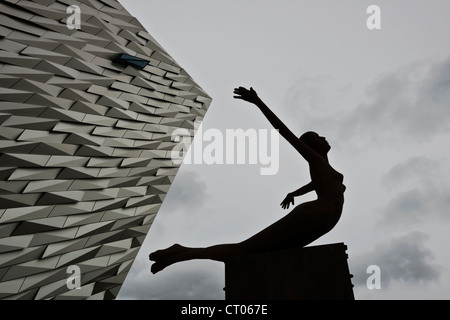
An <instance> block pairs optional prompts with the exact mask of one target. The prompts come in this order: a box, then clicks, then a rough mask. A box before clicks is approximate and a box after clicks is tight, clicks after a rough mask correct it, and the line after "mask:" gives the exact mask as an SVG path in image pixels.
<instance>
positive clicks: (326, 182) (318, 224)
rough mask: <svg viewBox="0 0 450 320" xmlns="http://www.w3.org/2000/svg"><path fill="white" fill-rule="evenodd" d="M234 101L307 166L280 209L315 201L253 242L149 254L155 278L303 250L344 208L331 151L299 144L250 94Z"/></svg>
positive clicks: (309, 139) (314, 139) (305, 138)
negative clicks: (190, 263) (186, 264)
mask: <svg viewBox="0 0 450 320" xmlns="http://www.w3.org/2000/svg"><path fill="white" fill-rule="evenodd" d="M234 93H235V96H234V98H236V99H242V100H244V101H247V102H250V103H252V104H254V105H256V106H257V107H258V108H259V109H260V110H261V111H262V113H263V114H264V115H265V116H266V118H267V119H268V120H269V122H270V123H271V124H272V125H273V127H274V128H275V129H278V130H279V133H280V134H281V135H282V136H283V137H284V138H285V139H286V140H287V141H288V142H289V143H290V144H291V145H292V146H293V147H294V148H295V149H296V150H297V151H298V152H299V153H300V154H301V155H302V156H303V158H305V160H306V161H307V162H308V164H309V168H310V174H311V182H310V183H308V184H306V185H305V186H303V187H301V188H300V189H298V190H296V191H294V192H291V193H289V194H288V195H287V196H286V198H285V199H284V200H283V201H282V202H281V206H282V208H283V209H288V208H289V205H290V204H294V197H297V196H301V195H304V194H306V193H308V192H311V191H315V192H316V193H317V199H316V200H314V201H309V202H305V203H302V204H300V205H298V206H296V207H295V208H294V209H293V210H292V211H291V212H290V213H289V214H288V215H286V216H285V217H283V218H281V219H280V220H278V221H277V222H275V223H273V224H272V225H270V226H269V227H267V228H265V229H264V230H262V231H260V232H258V233H257V234H255V235H254V236H252V237H250V238H248V239H247V240H244V241H242V242H239V243H231V244H220V245H214V246H210V247H206V248H188V247H183V246H181V245H179V244H174V245H173V246H171V247H169V248H167V249H164V250H158V251H155V252H153V253H151V254H150V257H149V258H150V260H152V261H154V262H155V263H154V264H153V265H152V267H151V271H152V272H153V273H156V272H159V271H161V270H163V269H164V268H165V267H167V266H169V265H171V264H174V263H177V262H181V261H186V260H192V259H212V260H216V261H222V262H225V260H226V259H227V257H231V256H235V255H242V254H248V253H257V252H262V251H272V250H278V249H286V248H292V247H303V246H306V245H307V244H309V243H311V242H313V241H314V240H316V239H318V238H320V237H321V236H322V235H324V234H326V233H327V232H329V231H330V230H331V229H333V227H334V226H335V225H336V223H337V222H338V220H339V218H340V217H341V213H342V207H343V204H344V191H345V186H344V185H343V184H342V182H343V179H344V176H343V175H342V174H341V173H339V172H338V171H336V170H335V169H333V167H331V165H330V164H329V162H328V157H327V154H328V151H329V150H330V145H329V144H328V142H327V140H326V139H325V138H324V137H321V136H319V135H318V134H317V133H315V132H306V133H305V134H303V135H302V136H301V137H300V138H297V137H296V136H295V135H294V134H293V133H292V132H291V131H290V130H289V129H288V128H287V127H286V125H285V124H284V123H283V122H282V121H281V120H280V119H279V118H278V117H277V116H276V115H275V114H274V113H273V112H272V111H271V110H270V109H269V108H268V107H267V106H266V104H265V103H264V102H263V101H262V100H261V99H260V98H259V97H258V95H257V93H256V92H255V90H253V88H250V90H248V89H246V88H243V87H239V88H237V89H234Z"/></svg>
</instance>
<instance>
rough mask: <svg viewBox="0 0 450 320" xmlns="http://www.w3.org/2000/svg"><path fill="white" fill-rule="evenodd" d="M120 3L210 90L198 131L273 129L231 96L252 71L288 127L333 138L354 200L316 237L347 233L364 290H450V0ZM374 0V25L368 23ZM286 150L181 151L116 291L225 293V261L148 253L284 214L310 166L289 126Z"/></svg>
mask: <svg viewBox="0 0 450 320" xmlns="http://www.w3.org/2000/svg"><path fill="white" fill-rule="evenodd" d="M121 3H122V4H123V5H124V6H125V7H126V8H127V10H128V11H129V12H130V13H131V14H132V15H134V16H136V17H137V18H138V19H139V20H140V21H141V23H142V24H143V25H144V26H145V28H146V29H147V30H148V31H149V32H150V33H151V34H152V35H153V36H154V37H155V39H156V40H157V41H158V42H159V43H160V44H161V45H162V46H163V47H164V48H165V49H166V50H167V51H168V52H169V53H170V55H171V56H172V57H173V58H174V59H175V60H176V61H177V62H178V63H179V64H180V65H181V66H182V67H183V68H184V69H186V70H187V72H188V73H189V74H190V75H191V76H192V77H193V78H194V80H195V81H196V82H197V83H198V84H199V85H200V86H201V87H202V88H203V89H204V90H205V91H206V92H208V94H209V95H210V96H211V97H212V98H213V102H212V104H211V106H210V109H209V111H208V113H207V115H206V117H205V119H204V122H203V126H202V129H203V130H208V129H219V130H220V131H221V132H223V133H224V134H225V130H226V129H237V128H243V129H251V128H253V129H271V127H270V124H269V123H268V122H267V120H266V119H265V118H264V117H263V115H262V114H261V113H260V111H259V110H257V109H256V108H254V107H252V106H251V105H249V104H246V103H244V102H242V101H237V100H234V99H233V93H232V92H233V88H234V87H237V86H241V85H242V86H247V87H249V86H253V88H255V90H257V92H258V93H259V95H260V97H261V98H262V99H263V100H264V101H265V102H266V103H267V104H268V105H269V106H270V107H271V108H272V110H273V111H274V112H275V113H276V114H277V115H278V116H279V117H280V118H281V119H282V120H283V121H285V123H286V125H288V127H289V128H290V129H291V130H292V131H293V132H294V133H298V135H300V134H301V133H303V132H305V131H308V130H314V131H317V132H318V133H319V134H321V135H324V136H326V137H327V140H328V141H329V143H330V144H331V146H332V150H331V151H330V154H329V158H330V162H331V164H332V165H333V166H334V167H335V168H336V169H337V170H338V171H340V172H342V173H343V174H344V176H345V178H344V184H345V185H346V186H347V191H346V193H345V197H346V202H345V206H344V211H343V215H342V218H341V220H340V221H339V223H338V224H337V226H336V227H335V228H334V229H333V230H332V231H331V232H330V233H328V234H327V235H325V236H323V237H322V238H320V239H319V240H317V241H316V242H314V243H313V244H311V245H318V244H326V243H336V242H344V243H345V244H346V245H347V246H348V250H347V253H348V255H349V260H348V261H349V266H350V271H351V273H352V274H354V276H355V277H354V278H353V284H354V285H355V287H354V293H355V297H356V298H357V299H449V298H450V289H449V288H450V269H449V267H450V251H449V250H448V242H449V236H448V229H449V226H450V215H449V214H450V171H449V170H448V161H449V157H450V149H449V147H448V146H449V141H450V134H449V132H450V130H449V129H450V107H449V106H450V42H449V41H448V35H449V30H450V2H449V1H447V0H441V1H436V0H431V1H430V0H426V1H425V0H421V1H417V0H398V1H387V0H386V1H384V0H378V1H361V0H352V1H350V0H341V1H335V0H327V1H325V0H318V1H300V0H278V1H274V0H258V1H256V0H239V1H238V0H227V1H219V0H188V1H187V0H169V1H168V0H121ZM372 4H376V5H378V6H379V7H380V9H381V29H380V30H369V29H368V28H367V25H366V20H367V19H368V18H369V16H370V15H369V14H367V12H366V10H367V8H368V6H369V5H372ZM196 139H202V137H200V136H199V135H197V136H196ZM279 164H280V168H279V171H278V173H277V174H276V175H271V176H263V175H261V174H260V167H261V166H260V165H194V164H190V165H188V164H183V165H182V166H181V168H180V170H179V172H178V175H177V177H176V179H175V181H174V183H173V185H172V187H171V189H170V191H169V193H168V195H167V197H166V199H165V201H164V204H163V205H162V207H161V210H160V211H159V213H158V215H157V217H156V219H155V221H154V223H153V225H152V227H151V229H150V231H149V234H148V236H147V238H146V240H145V243H144V244H143V246H142V249H141V251H140V253H139V255H138V257H137V258H136V261H135V263H134V265H133V267H132V269H131V270H130V273H129V275H128V277H127V279H126V281H125V283H124V285H123V287H122V289H121V291H120V293H119V296H118V299H223V298H224V296H225V295H224V291H223V287H224V266H223V264H221V263H219V262H214V261H189V262H183V263H179V264H177V265H173V266H170V267H168V268H167V269H165V270H163V271H162V272H160V273H158V274H156V275H153V274H151V273H150V272H149V269H150V266H151V263H150V262H149V261H148V254H149V253H150V252H152V251H155V250H158V249H161V248H165V247H168V246H170V245H172V244H173V243H180V244H183V245H186V246H208V245H213V244H219V243H225V242H237V241H241V240H243V239H245V238H247V237H249V236H251V235H253V234H254V233H256V232H257V231H260V230H261V229H262V228H264V227H266V226H267V225H269V224H271V223H273V222H275V221H276V220H278V219H279V218H281V217H282V216H283V215H285V214H287V213H288V212H289V210H287V211H284V210H283V209H281V207H280V206H279V204H280V202H281V201H282V200H283V199H284V197H285V196H286V194H287V193H288V192H291V191H293V190H296V189H297V188H299V187H301V186H302V185H304V184H306V183H308V182H309V179H310V177H309V174H308V166H307V162H306V161H304V160H303V159H302V158H301V157H300V156H299V155H298V153H297V152H296V151H295V150H293V149H292V147H291V146H290V145H289V144H288V143H287V142H286V141H284V140H280V145H279ZM310 199H313V197H312V195H308V196H304V197H303V198H296V204H299V203H301V202H303V201H306V200H310ZM370 265H378V266H379V267H380V270H381V289H379V290H377V289H374V290H369V289H368V287H367V285H366V280H367V278H368V277H369V276H370V274H367V273H366V270H367V268H368V267H369V266H370Z"/></svg>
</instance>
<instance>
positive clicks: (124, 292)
mask: <svg viewBox="0 0 450 320" xmlns="http://www.w3.org/2000/svg"><path fill="white" fill-rule="evenodd" d="M148 270H149V264H148V263H147V262H146V261H145V259H144V258H141V259H137V260H136V262H135V263H134V265H133V268H132V269H131V270H130V273H129V274H128V276H127V279H126V282H125V284H124V286H122V289H121V290H120V293H119V295H118V299H119V300H219V299H222V300H223V298H224V296H223V295H224V294H223V287H224V279H223V275H222V274H221V276H219V275H218V271H217V270H216V269H215V268H209V269H208V268H205V267H200V266H198V265H197V264H196V263H192V262H191V264H190V266H184V267H183V270H182V271H177V270H171V269H167V270H165V271H163V272H161V273H160V274H158V275H153V274H151V273H150V272H149V271H148Z"/></svg>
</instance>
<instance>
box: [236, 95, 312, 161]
mask: <svg viewBox="0 0 450 320" xmlns="http://www.w3.org/2000/svg"><path fill="white" fill-rule="evenodd" d="M234 94H235V96H234V98H235V99H241V100H244V101H247V102H250V103H253V104H254V105H256V106H257V107H258V108H259V109H260V110H261V112H262V113H263V114H264V115H265V116H266V118H267V120H269V122H270V123H271V124H272V126H273V127H274V128H275V129H277V130H278V132H279V133H280V134H281V136H282V137H283V138H285V139H286V140H287V141H288V142H289V143H290V144H291V145H292V146H293V147H294V148H295V149H296V150H297V151H298V152H299V153H300V154H301V155H302V156H303V158H305V159H306V161H308V162H310V161H314V160H318V159H319V158H320V156H319V154H317V153H316V152H315V151H314V150H312V149H311V148H310V147H308V146H307V145H306V144H305V143H303V142H302V141H301V140H300V139H299V138H298V137H297V136H296V135H295V134H293V133H292V131H291V130H289V128H288V127H287V126H286V125H285V124H284V123H283V122H282V121H281V120H280V119H279V118H278V117H277V116H276V115H275V114H274V113H273V112H272V110H270V109H269V107H268V106H267V105H266V104H265V103H264V102H263V101H262V100H261V99H260V98H259V97H258V94H257V93H256V91H255V90H253V88H250V90H248V89H246V88H243V87H239V88H236V89H234Z"/></svg>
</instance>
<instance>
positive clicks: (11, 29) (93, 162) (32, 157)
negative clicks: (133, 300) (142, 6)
mask: <svg viewBox="0 0 450 320" xmlns="http://www.w3.org/2000/svg"><path fill="white" fill-rule="evenodd" d="M73 5H75V6H77V8H79V9H80V12H81V21H80V29H77V28H73V25H70V23H73V19H74V16H72V14H73V13H74V12H75V11H73V10H72V11H70V10H69V11H68V10H67V9H68V7H69V6H73ZM75 18H76V16H75ZM69 20H70V21H69ZM69 22H70V23H69ZM69 25H70V26H71V27H72V29H70V28H69ZM210 102H211V99H210V97H209V96H208V95H207V94H206V93H205V92H204V91H203V90H202V89H201V88H199V87H198V85H197V84H196V83H195V82H194V81H193V80H192V79H191V78H190V77H189V75H188V74H187V73H186V72H185V71H184V70H183V69H182V68H181V67H180V66H178V65H177V63H176V62H175V61H174V60H173V59H172V58H171V57H170V56H169V55H168V54H167V52H165V51H164V49H163V48H161V46H160V45H159V44H158V43H157V42H156V41H155V40H154V39H153V38H152V37H151V36H150V34H148V33H147V32H146V31H145V30H144V28H143V27H142V25H141V24H140V23H139V22H138V21H137V20H136V19H135V18H133V17H132V16H131V15H130V14H129V13H128V12H127V11H126V10H125V9H124V8H123V7H122V6H121V5H120V3H119V2H117V1H116V0H78V1H76V0H58V1H56V0H34V1H24V0H2V1H1V2H0V298H2V299H84V298H89V299H113V298H115V297H116V295H117V293H118V291H119V289H120V287H121V284H122V283H123V281H124V279H125V277H126V275H127V272H128V270H129V269H130V267H131V264H132V263H133V259H134V258H135V256H136V254H137V252H138V250H139V248H140V246H141V244H142V242H143V240H144V238H145V235H146V234H147V232H148V230H149V228H150V226H151V223H152V221H153V219H154V217H155V215H156V213H157V212H158V209H159V207H160V206H161V203H162V201H163V199H164V196H165V195H166V193H167V191H168V189H169V186H170V184H171V182H172V181H173V179H174V177H175V174H176V172H177V170H178V166H177V165H176V164H174V162H173V161H172V160H171V156H170V155H171V150H172V149H173V148H174V146H175V145H176V142H172V139H171V133H172V132H173V131H174V130H175V129H177V128H186V129H188V130H189V132H190V134H191V136H193V134H194V122H196V121H201V120H202V119H203V117H204V115H205V113H206V110H207V108H208V106H209V104H210ZM77 268H79V269H78V271H80V276H81V281H80V283H78V280H80V278H79V277H78V278H77V277H76V276H77V274H78V273H77ZM72 272H73V273H72ZM77 283H78V284H79V286H78V287H79V289H74V288H76V287H77Z"/></svg>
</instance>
